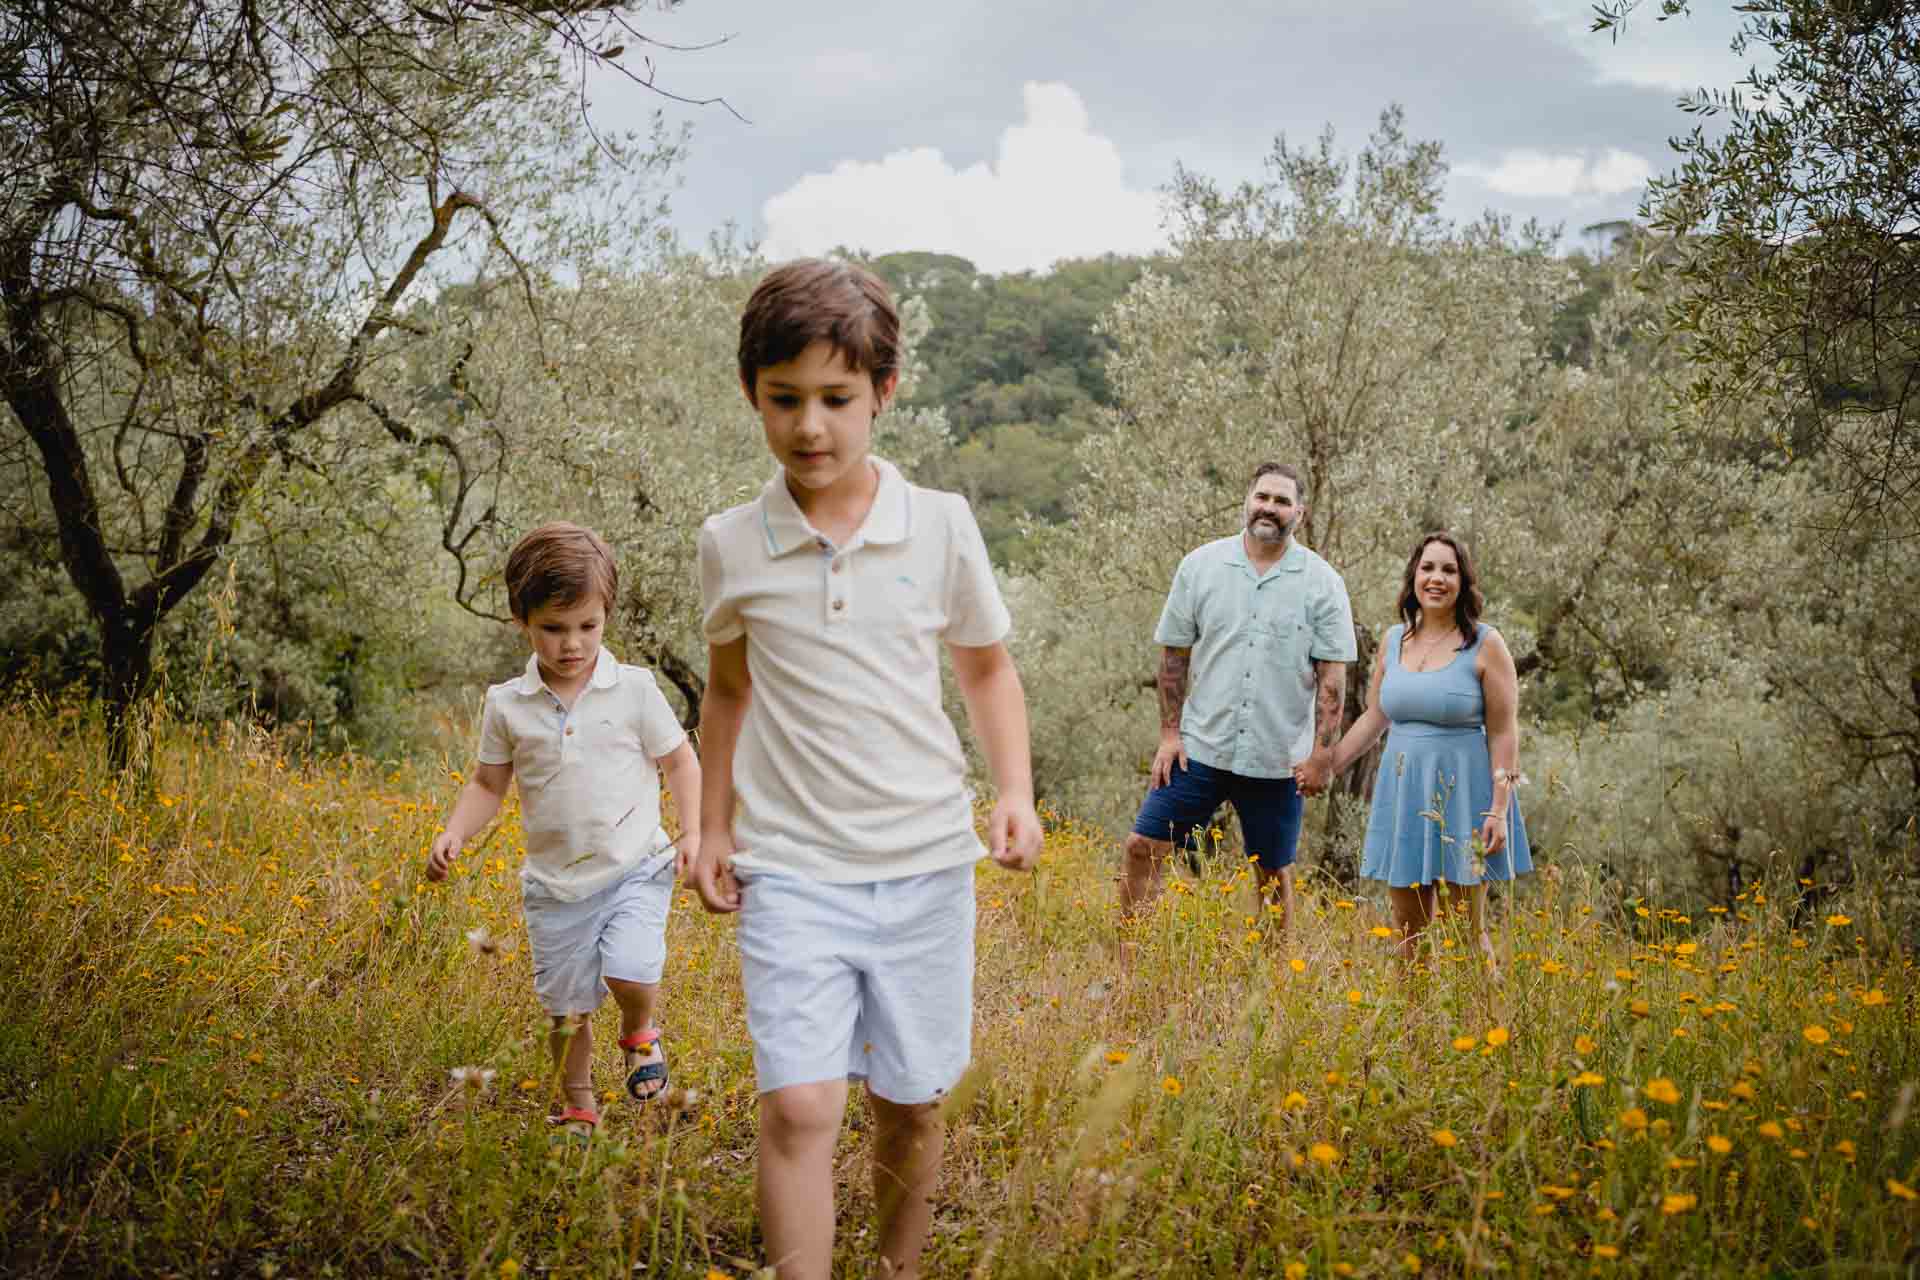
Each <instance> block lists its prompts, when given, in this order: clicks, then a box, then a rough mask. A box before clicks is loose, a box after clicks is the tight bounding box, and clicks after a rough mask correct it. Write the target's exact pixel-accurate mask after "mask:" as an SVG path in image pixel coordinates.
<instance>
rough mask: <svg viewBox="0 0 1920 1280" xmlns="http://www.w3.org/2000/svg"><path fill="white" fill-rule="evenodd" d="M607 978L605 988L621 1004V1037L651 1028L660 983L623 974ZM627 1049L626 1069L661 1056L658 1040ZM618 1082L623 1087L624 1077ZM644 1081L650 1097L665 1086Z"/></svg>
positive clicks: (657, 1003)
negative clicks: (637, 979) (639, 979)
mask: <svg viewBox="0 0 1920 1280" xmlns="http://www.w3.org/2000/svg"><path fill="white" fill-rule="evenodd" d="M606 982H607V990H609V991H611V992H612V993H613V1000H614V1003H615V1004H617V1005H619V1006H620V1038H621V1039H622V1040H625V1039H626V1038H627V1037H628V1036H631V1035H633V1034H635V1033H636V1032H640V1031H650V1030H652V1029H653V1017H654V1010H655V1009H656V1008H658V1007H659V1004H660V984H659V983H657V982H628V981H627V980H626V979H625V978H608V979H607V980H606ZM627 1052H628V1053H630V1054H633V1055H634V1056H633V1057H632V1059H630V1061H631V1063H632V1066H630V1067H628V1068H627V1069H628V1070H629V1071H630V1070H632V1069H633V1067H638V1066H643V1065H645V1064H646V1063H649V1062H658V1061H660V1059H661V1057H662V1056H663V1055H662V1054H661V1052H660V1042H659V1041H658V1040H656V1041H654V1042H653V1043H652V1044H650V1045H648V1046H646V1047H645V1048H644V1049H629V1050H627ZM621 1083H622V1087H624V1086H625V1081H624V1079H623V1080H622V1082H621ZM646 1084H647V1085H651V1086H652V1088H651V1090H650V1092H649V1094H648V1096H649V1097H651V1096H652V1094H655V1093H658V1092H660V1090H662V1089H664V1088H666V1086H665V1085H664V1084H662V1083H661V1082H660V1081H658V1080H651V1081H647V1082H646Z"/></svg>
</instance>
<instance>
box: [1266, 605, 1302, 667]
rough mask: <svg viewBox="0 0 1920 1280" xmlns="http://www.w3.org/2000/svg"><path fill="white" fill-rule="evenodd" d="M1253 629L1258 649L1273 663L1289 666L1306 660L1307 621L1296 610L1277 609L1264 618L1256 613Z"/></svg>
mask: <svg viewBox="0 0 1920 1280" xmlns="http://www.w3.org/2000/svg"><path fill="white" fill-rule="evenodd" d="M1253 628H1254V634H1255V635H1256V636H1257V637H1258V638H1259V641H1260V647H1261V648H1262V649H1264V650H1265V651H1266V653H1267V656H1268V657H1269V658H1270V659H1272V660H1273V661H1274V662H1275V663H1278V664H1282V665H1291V664H1294V663H1298V662H1304V661H1305V660H1306V656H1307V645H1308V643H1309V637H1308V635H1307V621H1306V619H1305V618H1302V617H1301V616H1300V615H1299V612H1298V611H1297V610H1294V609H1279V610H1276V611H1274V612H1273V613H1272V614H1268V615H1264V616H1263V615H1262V614H1258V613H1256V614H1255V615H1254V617H1253Z"/></svg>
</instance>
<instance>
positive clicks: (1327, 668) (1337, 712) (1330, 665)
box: [1313, 661, 1347, 751]
mask: <svg viewBox="0 0 1920 1280" xmlns="http://www.w3.org/2000/svg"><path fill="white" fill-rule="evenodd" d="M1313 666H1314V685H1315V697H1314V703H1313V745H1314V749H1315V750H1316V751H1318V750H1327V751H1331V750H1332V749H1333V745H1334V743H1336V742H1338V741H1340V729H1341V724H1340V722H1341V720H1342V719H1343V718H1344V717H1345V715H1346V709H1347V664H1346V663H1344V662H1318V661H1316V662H1315V663H1314V664H1313Z"/></svg>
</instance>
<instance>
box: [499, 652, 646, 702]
mask: <svg viewBox="0 0 1920 1280" xmlns="http://www.w3.org/2000/svg"><path fill="white" fill-rule="evenodd" d="M587 683H588V684H589V685H591V686H592V687H593V688H595V689H611V688H612V687H613V686H614V685H616V684H618V683H620V662H619V660H618V659H617V658H615V657H614V656H613V655H612V654H611V653H609V652H607V647H606V646H605V645H601V646H600V652H599V654H598V655H597V656H596V657H595V658H594V660H593V678H592V679H590V680H589V681H588V682H587ZM513 687H514V688H515V689H517V690H518V691H519V692H521V693H524V694H528V695H532V694H536V693H539V692H540V691H541V690H542V689H544V688H546V687H547V682H546V681H545V680H542V679H541V678H540V658H539V655H537V654H530V655H528V657H527V669H526V672H525V674H523V675H522V676H521V677H520V678H519V679H518V680H516V681H514V684H513Z"/></svg>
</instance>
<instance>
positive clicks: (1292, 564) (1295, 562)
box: [1226, 533, 1307, 573]
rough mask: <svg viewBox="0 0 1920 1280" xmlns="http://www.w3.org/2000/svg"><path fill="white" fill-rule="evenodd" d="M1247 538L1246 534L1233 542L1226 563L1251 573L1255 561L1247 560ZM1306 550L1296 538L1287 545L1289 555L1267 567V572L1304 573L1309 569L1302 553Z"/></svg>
mask: <svg viewBox="0 0 1920 1280" xmlns="http://www.w3.org/2000/svg"><path fill="white" fill-rule="evenodd" d="M1245 537H1246V534H1245V533H1242V534H1241V535H1240V537H1239V538H1235V539H1234V540H1233V550H1232V551H1231V552H1229V553H1228V554H1227V557H1226V561H1227V563H1228V564H1233V565H1239V566H1240V567H1241V568H1242V569H1245V570H1246V571H1247V572H1249V573H1251V572H1253V561H1252V560H1250V559H1248V558H1247V544H1246V543H1245V542H1244V541H1242V539H1243V538H1245ZM1305 550H1306V548H1305V547H1303V546H1301V545H1300V540H1299V539H1298V538H1295V539H1294V540H1293V541H1292V542H1290V543H1288V544H1287V553H1286V554H1285V555H1283V556H1281V557H1280V558H1279V559H1278V560H1276V561H1274V562H1273V563H1272V564H1270V565H1268V566H1267V572H1268V573H1272V572H1273V571H1274V570H1275V569H1278V570H1279V571H1280V572H1282V573H1302V572H1304V571H1305V570H1306V567H1307V558H1306V556H1304V555H1302V554H1301V552H1303V551H1305Z"/></svg>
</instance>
